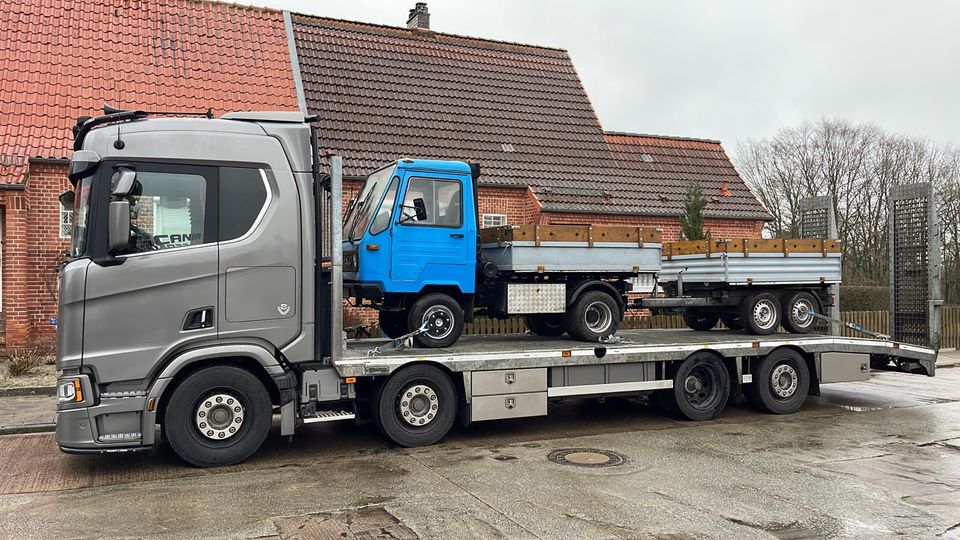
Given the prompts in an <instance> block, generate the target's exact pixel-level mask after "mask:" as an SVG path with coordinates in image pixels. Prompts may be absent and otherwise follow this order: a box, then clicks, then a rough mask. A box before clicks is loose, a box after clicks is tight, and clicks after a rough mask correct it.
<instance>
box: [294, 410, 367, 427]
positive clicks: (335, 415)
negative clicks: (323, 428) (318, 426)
mask: <svg viewBox="0 0 960 540" xmlns="http://www.w3.org/2000/svg"><path fill="white" fill-rule="evenodd" d="M356 417H357V415H356V414H354V413H352V412H350V411H317V412H316V414H314V415H313V416H307V417H304V419H303V423H304V424H315V423H317V422H336V421H337V420H353V419H354V418H356Z"/></svg>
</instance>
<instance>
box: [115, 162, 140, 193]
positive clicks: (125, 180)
mask: <svg viewBox="0 0 960 540" xmlns="http://www.w3.org/2000/svg"><path fill="white" fill-rule="evenodd" d="M136 183H137V173H135V172H133V171H131V170H130V169H121V170H120V177H119V178H117V186H116V187H115V188H113V193H112V195H113V196H114V197H121V198H122V197H126V196H128V195H130V194H131V193H133V188H134V186H135V185H136Z"/></svg>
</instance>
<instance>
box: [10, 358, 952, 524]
mask: <svg viewBox="0 0 960 540" xmlns="http://www.w3.org/2000/svg"><path fill="white" fill-rule="evenodd" d="M550 413H551V414H550V416H548V417H546V418H538V419H532V420H516V421H502V422H494V423H486V424H477V425H474V426H471V427H470V428H455V431H454V432H453V433H452V434H451V435H450V436H448V438H447V439H446V440H445V441H444V442H443V443H441V444H439V445H436V446H433V447H429V448H420V449H398V448H395V447H392V446H390V445H388V444H387V443H386V442H385V441H384V440H383V439H382V438H380V436H379V435H378V434H377V433H376V430H375V429H374V428H373V427H372V426H354V425H348V424H345V423H344V424H337V425H312V426H307V427H305V428H304V429H302V430H301V432H299V433H298V435H297V437H296V439H295V440H294V441H293V443H292V444H289V445H288V443H287V441H286V440H283V439H280V438H279V437H278V436H276V434H274V435H273V436H272V437H271V438H270V439H269V440H268V442H267V443H266V445H265V446H264V448H262V449H261V451H260V452H259V453H258V454H257V455H256V456H255V457H254V458H253V459H251V460H250V461H248V462H247V463H244V464H242V465H239V466H234V467H227V468H223V469H216V470H204V469H195V468H191V467H188V466H185V465H183V464H182V463H180V462H179V461H178V460H177V458H176V457H175V456H173V455H172V454H171V453H170V451H169V450H168V449H161V450H160V451H159V452H158V453H157V454H156V455H126V454H124V455H107V456H95V457H80V456H67V455H63V454H61V453H59V451H57V449H56V447H55V445H54V442H53V437H52V435H51V434H37V435H11V436H4V437H0V535H2V536H3V537H9V538H55V537H56V538H59V537H118V536H124V537H144V536H165V537H200V536H203V537H209V536H226V537H281V538H316V537H319V538H351V537H355V536H356V537H371V536H372V537H376V536H377V535H379V536H383V537H388V536H389V537H399V538H414V537H417V536H420V537H424V538H464V537H477V538H497V537H509V538H714V537H715V538H814V537H842V536H848V537H892V536H898V535H905V536H907V537H936V536H937V535H943V536H945V537H960V368H951V369H943V370H940V372H939V373H938V376H937V377H936V378H927V377H922V376H916V375H902V374H893V373H883V374H876V375H874V376H873V378H872V380H871V381H870V382H867V383H847V384H839V385H832V386H827V387H825V388H824V391H823V395H822V396H820V397H811V398H810V399H809V400H808V402H807V404H806V405H805V407H804V408H803V409H802V410H801V411H800V412H799V413H797V414H794V415H792V416H783V417H778V416H771V415H765V414H761V413H757V412H754V411H750V410H747V409H745V408H742V407H738V406H733V407H730V408H729V409H728V410H727V411H726V412H725V413H724V414H722V415H721V417H720V418H718V419H717V420H714V421H712V422H706V423H691V422H680V421H676V420H672V419H668V418H666V417H664V416H662V415H660V414H659V413H658V412H656V410H654V409H652V408H651V407H648V406H646V405H644V404H642V403H638V402H635V401H626V400H613V399H611V400H608V401H607V402H606V403H602V404H601V403H598V402H596V401H584V400H580V401H571V402H566V403H563V404H559V405H551V409H550ZM565 448H594V449H601V450H608V451H612V452H617V453H619V454H622V455H623V456H624V457H625V461H624V463H623V464H622V465H619V466H615V467H606V468H596V467H594V468H581V467H573V466H570V465H561V464H557V463H553V462H551V461H549V460H548V459H547V456H548V454H550V453H551V452H552V451H554V450H557V449H565Z"/></svg>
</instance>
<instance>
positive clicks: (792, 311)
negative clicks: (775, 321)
mask: <svg viewBox="0 0 960 540" xmlns="http://www.w3.org/2000/svg"><path fill="white" fill-rule="evenodd" d="M819 305H820V303H819V302H817V299H816V298H814V296H813V295H812V294H810V293H808V292H805V291H800V292H798V293H795V294H791V295H789V296H787V297H786V298H785V299H784V302H783V327H784V328H786V329H787V332H792V333H794V334H809V333H810V332H811V331H812V330H813V329H814V327H815V326H816V322H817V318H816V317H814V316H813V315H812V314H811V312H813V311H819V309H820V308H819Z"/></svg>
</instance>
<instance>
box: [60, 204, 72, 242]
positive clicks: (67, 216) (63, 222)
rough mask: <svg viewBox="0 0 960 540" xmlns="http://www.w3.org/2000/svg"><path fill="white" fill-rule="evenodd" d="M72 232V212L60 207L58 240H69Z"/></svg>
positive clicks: (62, 206)
mask: <svg viewBox="0 0 960 540" xmlns="http://www.w3.org/2000/svg"><path fill="white" fill-rule="evenodd" d="M71 232H73V210H71V209H70V208H67V207H66V206H64V205H62V204H61V205H60V238H70V233H71Z"/></svg>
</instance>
